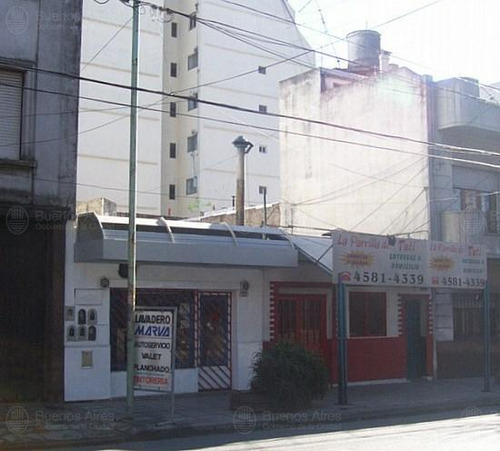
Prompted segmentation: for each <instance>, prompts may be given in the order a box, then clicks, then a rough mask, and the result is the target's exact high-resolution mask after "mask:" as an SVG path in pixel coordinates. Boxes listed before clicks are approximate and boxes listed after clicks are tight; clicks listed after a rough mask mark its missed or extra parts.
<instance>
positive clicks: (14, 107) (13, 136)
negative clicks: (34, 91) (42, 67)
mask: <svg viewBox="0 0 500 451" xmlns="http://www.w3.org/2000/svg"><path fill="white" fill-rule="evenodd" d="M22 100H23V74H22V73H21V72H14V71H7V70H0V158H6V159H11V160H17V159H19V157H20V151H21V117H22Z"/></svg>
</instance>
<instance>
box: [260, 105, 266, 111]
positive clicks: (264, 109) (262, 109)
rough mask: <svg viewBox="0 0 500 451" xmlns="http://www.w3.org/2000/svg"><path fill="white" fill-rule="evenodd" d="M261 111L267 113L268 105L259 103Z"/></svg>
mask: <svg viewBox="0 0 500 451" xmlns="http://www.w3.org/2000/svg"><path fill="white" fill-rule="evenodd" d="M259 113H267V106H266V105H259Z"/></svg>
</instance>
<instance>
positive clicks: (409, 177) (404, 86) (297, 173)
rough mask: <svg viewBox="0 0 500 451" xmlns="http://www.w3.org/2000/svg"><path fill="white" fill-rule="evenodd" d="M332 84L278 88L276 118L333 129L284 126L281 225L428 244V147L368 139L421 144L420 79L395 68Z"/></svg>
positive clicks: (308, 81)
mask: <svg viewBox="0 0 500 451" xmlns="http://www.w3.org/2000/svg"><path fill="white" fill-rule="evenodd" d="M330 77H331V76H330V75H329V74H325V79H324V80H322V78H321V75H320V74H319V73H318V72H314V71H310V72H307V73H304V74H302V75H301V76H299V77H296V78H292V79H289V80H286V81H285V82H282V84H281V104H280V112H281V113H283V114H287V115H292V116H299V117H303V118H307V119H312V120H317V121H323V122H327V123H330V124H334V125H333V126H325V125H320V124H312V123H308V122H302V121H296V120H282V122H281V126H280V128H281V132H282V134H281V139H282V145H281V187H282V197H283V206H282V224H284V225H289V226H291V225H293V226H307V227H318V228H324V229H325V228H326V229H332V228H335V227H340V228H345V229H347V230H356V231H362V232H369V233H376V234H387V233H392V234H398V233H412V234H413V236H415V237H425V238H426V237H427V233H426V232H427V231H428V227H429V226H428V218H429V212H428V207H427V202H428V196H427V187H428V186H429V180H428V169H427V165H428V161H427V158H426V155H427V146H426V145H423V144H416V143H412V142H408V141H401V140H397V139H387V138H382V137H379V136H374V135H372V134H369V133H366V131H368V132H370V131H371V132H377V133H386V134H390V135H399V136H404V137H408V138H412V139H415V140H420V141H426V140H427V111H426V109H427V99H426V95H425V89H424V84H423V81H422V79H421V78H420V77H419V76H418V75H416V74H414V73H412V72H411V71H409V70H407V69H404V68H394V67H393V68H392V69H391V71H390V72H386V73H384V74H380V75H378V76H372V77H368V78H365V79H361V80H359V81H354V82H348V83H347V84H345V85H344V86H341V85H339V84H336V83H335V77H338V78H340V79H342V75H341V74H337V75H335V76H333V77H331V78H332V80H333V81H332V82H330V83H327V81H328V80H326V79H328V78H330ZM322 82H324V83H322ZM343 82H344V83H345V80H344V81H343ZM325 86H330V87H329V88H328V89H325ZM335 125H338V126H340V127H343V128H339V127H336V126H335ZM346 127H347V128H351V129H352V128H355V129H360V130H361V132H357V131H354V130H349V129H347V128H346ZM289 132H292V133H299V134H304V135H306V136H296V135H292V134H290V133H289ZM318 137H322V138H323V139H318ZM335 140H337V141H335ZM339 140H340V141H339ZM353 142H354V143H357V145H353V144H352V143H353ZM369 146H378V148H373V147H369Z"/></svg>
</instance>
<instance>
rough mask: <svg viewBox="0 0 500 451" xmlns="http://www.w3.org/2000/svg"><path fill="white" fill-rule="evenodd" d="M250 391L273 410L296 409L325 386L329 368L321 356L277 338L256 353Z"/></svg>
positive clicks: (315, 396) (320, 391)
mask: <svg viewBox="0 0 500 451" xmlns="http://www.w3.org/2000/svg"><path fill="white" fill-rule="evenodd" d="M253 370H254V376H253V378H252V385H251V387H252V391H254V392H256V393H261V394H263V395H264V396H265V397H266V398H267V400H268V402H269V407H270V408H271V409H274V410H298V409H301V408H306V407H308V406H310V405H311V401H312V400H313V399H317V398H322V397H323V396H324V395H325V394H326V392H327V390H328V369H327V367H326V365H325V364H324V362H323V360H322V359H321V357H320V356H319V355H317V354H315V353H313V352H310V351H307V350H306V349H304V348H303V347H302V346H300V345H297V344H293V343H288V342H279V343H276V344H275V345H274V346H273V347H271V348H269V349H265V350H264V351H262V352H260V353H258V354H257V356H256V360H255V362H254V365H253Z"/></svg>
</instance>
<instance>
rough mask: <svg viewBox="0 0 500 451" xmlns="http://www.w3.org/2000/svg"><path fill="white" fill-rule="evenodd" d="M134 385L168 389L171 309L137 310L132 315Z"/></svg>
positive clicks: (171, 370) (170, 373)
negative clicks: (133, 316)
mask: <svg viewBox="0 0 500 451" xmlns="http://www.w3.org/2000/svg"><path fill="white" fill-rule="evenodd" d="M134 336H135V343H134V350H135V361H134V362H135V363H134V388H136V389H142V390H153V391H171V390H172V373H173V365H172V358H173V355H174V353H173V337H174V313H173V311H168V310H163V311H159V310H137V311H136V313H135V318H134Z"/></svg>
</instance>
